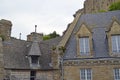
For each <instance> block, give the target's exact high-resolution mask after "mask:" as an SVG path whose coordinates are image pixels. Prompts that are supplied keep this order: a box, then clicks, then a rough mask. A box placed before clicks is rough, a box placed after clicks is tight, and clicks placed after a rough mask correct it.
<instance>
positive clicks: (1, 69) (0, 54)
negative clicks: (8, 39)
mask: <svg viewBox="0 0 120 80" xmlns="http://www.w3.org/2000/svg"><path fill="white" fill-rule="evenodd" d="M3 78H4V61H3V46H2V39H1V38H0V80H2V79H3Z"/></svg>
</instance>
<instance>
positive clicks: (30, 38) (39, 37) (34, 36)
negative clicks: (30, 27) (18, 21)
mask: <svg viewBox="0 0 120 80" xmlns="http://www.w3.org/2000/svg"><path fill="white" fill-rule="evenodd" d="M27 41H37V42H40V41H43V34H42V33H36V32H32V33H31V34H29V35H27Z"/></svg>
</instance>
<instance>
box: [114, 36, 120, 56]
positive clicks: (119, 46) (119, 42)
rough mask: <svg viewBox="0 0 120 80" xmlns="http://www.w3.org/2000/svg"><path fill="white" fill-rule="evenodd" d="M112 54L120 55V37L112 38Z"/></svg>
mask: <svg viewBox="0 0 120 80" xmlns="http://www.w3.org/2000/svg"><path fill="white" fill-rule="evenodd" d="M112 52H113V53H114V54H116V53H120V35H114V36H112Z"/></svg>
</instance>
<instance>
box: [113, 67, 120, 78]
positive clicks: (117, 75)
mask: <svg viewBox="0 0 120 80" xmlns="http://www.w3.org/2000/svg"><path fill="white" fill-rule="evenodd" d="M114 80H120V69H118V68H116V69H114Z"/></svg>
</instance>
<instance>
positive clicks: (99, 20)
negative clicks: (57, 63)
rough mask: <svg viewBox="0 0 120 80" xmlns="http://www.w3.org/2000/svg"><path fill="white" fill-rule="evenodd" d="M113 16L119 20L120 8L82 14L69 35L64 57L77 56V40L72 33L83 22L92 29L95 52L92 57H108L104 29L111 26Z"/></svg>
mask: <svg viewBox="0 0 120 80" xmlns="http://www.w3.org/2000/svg"><path fill="white" fill-rule="evenodd" d="M113 17H116V19H117V20H118V22H120V10H118V11H111V12H106V13H95V14H84V15H82V16H81V17H80V18H79V20H78V22H77V24H76V25H75V27H74V30H73V32H72V35H71V36H70V38H69V41H68V43H67V45H66V52H65V55H64V59H72V58H74V59H75V58H77V57H76V56H77V42H76V37H75V34H74V33H76V32H77V31H78V29H79V28H80V26H81V25H82V24H83V23H85V24H86V25H87V27H88V28H89V29H90V30H91V31H92V37H93V50H94V53H95V54H94V55H93V58H99V57H110V56H109V55H108V53H109V52H108V42H107V41H108V40H107V37H106V31H107V30H108V28H109V27H111V23H112V22H113Z"/></svg>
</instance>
